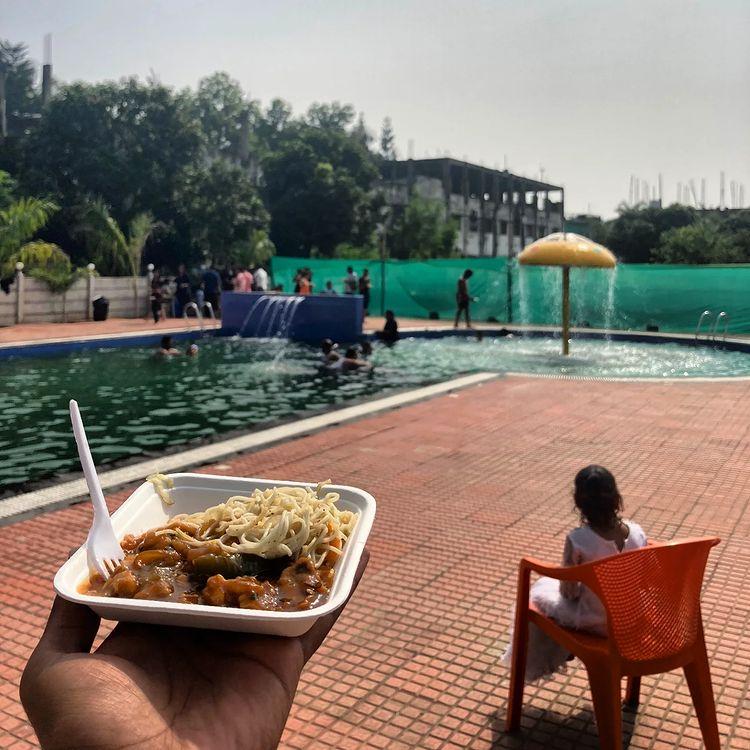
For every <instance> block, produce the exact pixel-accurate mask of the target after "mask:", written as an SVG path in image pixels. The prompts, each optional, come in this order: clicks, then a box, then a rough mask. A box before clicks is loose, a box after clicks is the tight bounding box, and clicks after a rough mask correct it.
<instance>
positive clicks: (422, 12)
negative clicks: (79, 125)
mask: <svg viewBox="0 0 750 750" xmlns="http://www.w3.org/2000/svg"><path fill="white" fill-rule="evenodd" d="M47 33H51V34H52V62H53V66H54V68H53V70H54V76H55V78H56V79H58V80H60V81H73V80H80V79H82V80H86V81H100V80H105V79H118V78H121V77H123V76H128V75H138V76H140V77H142V78H145V77H146V76H148V75H149V74H155V75H156V76H157V77H158V79H159V80H161V81H162V82H163V83H165V84H169V85H173V86H176V87H184V86H190V87H194V86H195V85H196V84H197V82H198V81H199V80H200V79H201V78H202V77H204V76H205V75H208V74H210V73H211V72H213V71H216V70H225V71H227V72H228V73H230V75H232V76H233V77H234V78H235V79H237V80H238V81H239V82H240V83H241V84H242V86H243V88H244V89H245V91H246V92H247V93H248V95H249V96H251V97H252V98H254V99H259V100H260V101H261V102H262V103H264V104H267V103H268V102H270V100H271V99H273V98H275V97H281V98H283V99H285V100H287V101H288V102H289V103H290V104H291V105H292V106H293V107H294V110H295V112H302V111H304V110H306V109H307V107H308V106H309V105H310V104H311V103H312V102H315V101H318V102H321V101H333V100H338V101H341V102H347V103H351V104H353V105H354V107H355V108H356V110H357V111H358V112H362V113H363V114H364V117H365V121H366V122H367V124H368V126H369V127H370V129H371V130H372V131H373V133H374V134H377V133H378V132H379V130H380V126H381V123H382V120H383V118H384V117H386V116H389V117H390V118H391V119H392V121H393V126H394V129H395V132H396V142H397V148H398V152H399V155H400V156H402V157H405V156H407V155H409V154H412V155H413V156H414V157H415V158H423V157H425V156H430V157H435V156H442V155H450V156H452V157H454V158H457V159H464V158H465V159H467V160H468V161H471V162H475V163H481V164H484V165H485V166H488V167H495V166H497V167H499V168H503V167H505V166H507V168H508V169H510V170H511V171H513V172H516V173H517V174H523V175H527V176H529V177H540V176H542V174H543V179H545V180H547V181H549V182H552V183H554V184H558V185H562V186H564V187H565V198H566V209H567V213H568V214H569V215H570V214H571V213H577V212H592V213H596V214H600V215H602V216H605V217H609V216H612V215H613V214H614V211H615V209H616V207H617V205H618V204H619V203H620V202H621V201H623V200H627V199H628V197H629V185H630V179H631V175H635V176H636V177H637V178H638V179H639V180H642V181H647V182H648V183H649V185H650V186H652V188H653V187H654V186H656V185H657V184H658V176H659V175H660V174H661V175H662V184H663V186H664V194H663V198H664V200H665V201H666V202H670V203H671V202H673V201H675V200H676V198H677V185H678V183H682V184H683V185H687V184H688V181H689V180H691V179H692V180H694V184H695V186H696V190H697V192H698V193H700V181H701V178H705V180H706V195H707V201H706V202H707V204H710V205H714V204H716V203H718V200H719V179H720V178H719V175H720V172H721V171H722V170H723V171H724V172H725V174H726V185H727V188H726V190H727V192H726V200H727V202H728V201H729V192H730V191H729V185H730V181H732V180H736V181H737V182H738V183H740V182H741V183H744V185H745V205H750V43H749V42H748V39H750V0H625V1H624V0H483V1H482V0H450V1H449V0H377V1H374V0H372V1H370V2H366V1H365V0H301V1H299V2H296V1H292V0H273V2H269V1H268V0H0V38H6V39H10V40H11V41H14V42H18V41H23V42H26V43H27V44H28V45H29V48H30V51H31V54H32V56H33V57H34V58H35V59H36V60H41V58H42V49H43V37H44V35H45V34H47ZM542 170H543V172H542ZM644 192H645V191H644V190H643V189H642V190H641V194H642V195H643V194H644ZM698 197H700V195H699V196H698Z"/></svg>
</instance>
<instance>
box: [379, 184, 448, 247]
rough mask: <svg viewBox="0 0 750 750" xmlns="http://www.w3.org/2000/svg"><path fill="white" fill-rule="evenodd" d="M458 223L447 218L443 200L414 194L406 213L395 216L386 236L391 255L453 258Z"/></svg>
mask: <svg viewBox="0 0 750 750" xmlns="http://www.w3.org/2000/svg"><path fill="white" fill-rule="evenodd" d="M457 231H458V230H457V227H456V224H455V223H454V222H453V221H451V220H449V221H446V219H445V213H444V208H443V205H442V204H441V203H440V201H431V200H427V199H426V198H422V197H421V196H419V195H417V194H416V193H414V194H412V196H411V197H410V199H409V203H408V205H407V206H406V208H405V209H404V211H403V213H401V214H400V215H397V216H395V217H394V219H393V221H392V226H391V229H390V231H389V233H388V235H387V242H388V248H389V252H390V255H391V257H393V258H400V259H408V258H411V259H417V258H451V257H455V256H456V254H457V252H456V248H455V245H456V235H457Z"/></svg>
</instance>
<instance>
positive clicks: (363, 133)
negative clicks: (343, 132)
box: [352, 112, 373, 149]
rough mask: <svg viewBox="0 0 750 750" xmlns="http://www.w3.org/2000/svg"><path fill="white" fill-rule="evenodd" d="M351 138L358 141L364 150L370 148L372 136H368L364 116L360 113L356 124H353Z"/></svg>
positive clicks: (368, 132)
mask: <svg viewBox="0 0 750 750" xmlns="http://www.w3.org/2000/svg"><path fill="white" fill-rule="evenodd" d="M352 136H353V137H354V138H355V139H356V140H357V141H359V142H360V143H361V144H362V145H363V146H364V147H365V148H366V149H369V148H370V144H371V143H372V140H373V138H372V136H371V135H370V131H369V130H367V125H365V116H364V114H362V112H360V113H359V117H357V122H356V123H354V127H353V128H352Z"/></svg>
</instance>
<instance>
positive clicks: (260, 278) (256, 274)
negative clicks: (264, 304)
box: [253, 264, 268, 292]
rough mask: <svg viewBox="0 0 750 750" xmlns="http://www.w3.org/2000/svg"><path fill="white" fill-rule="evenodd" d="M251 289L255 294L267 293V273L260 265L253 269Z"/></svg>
mask: <svg viewBox="0 0 750 750" xmlns="http://www.w3.org/2000/svg"><path fill="white" fill-rule="evenodd" d="M253 289H254V290H255V291H256V292H267V291H268V272H267V271H266V269H265V268H263V266H261V265H260V264H258V265H256V266H255V267H254V268H253Z"/></svg>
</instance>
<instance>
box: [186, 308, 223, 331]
mask: <svg viewBox="0 0 750 750" xmlns="http://www.w3.org/2000/svg"><path fill="white" fill-rule="evenodd" d="M204 304H206V305H208V306H209V307H210V306H211V303H210V302H205V303H204ZM188 310H195V317H196V318H198V322H199V323H200V326H201V336H202V335H203V313H201V309H200V307H198V304H197V303H196V302H188V303H187V304H186V305H185V307H183V308H182V317H183V318H184V319H185V320H187V319H188V318H189V317H190V316H189V315H188ZM211 313H212V314H213V308H212V310H211ZM214 319H215V318H214Z"/></svg>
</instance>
